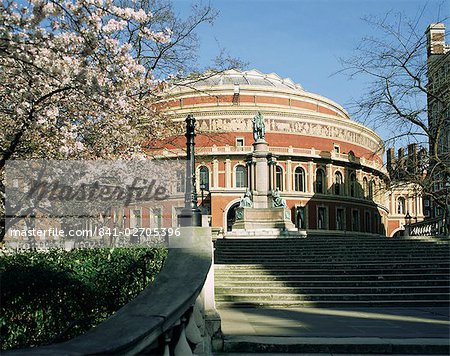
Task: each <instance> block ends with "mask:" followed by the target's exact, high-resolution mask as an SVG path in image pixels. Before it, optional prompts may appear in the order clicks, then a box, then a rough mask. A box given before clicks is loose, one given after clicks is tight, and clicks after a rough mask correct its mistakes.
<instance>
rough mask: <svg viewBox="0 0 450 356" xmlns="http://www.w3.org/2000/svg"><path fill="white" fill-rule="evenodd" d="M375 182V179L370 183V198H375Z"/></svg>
mask: <svg viewBox="0 0 450 356" xmlns="http://www.w3.org/2000/svg"><path fill="white" fill-rule="evenodd" d="M374 186H375V183H374V182H373V180H371V181H370V183H369V199H373V190H374Z"/></svg>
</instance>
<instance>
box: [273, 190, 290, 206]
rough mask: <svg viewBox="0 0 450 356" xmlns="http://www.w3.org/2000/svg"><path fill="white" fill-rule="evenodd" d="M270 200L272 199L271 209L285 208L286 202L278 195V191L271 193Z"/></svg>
mask: <svg viewBox="0 0 450 356" xmlns="http://www.w3.org/2000/svg"><path fill="white" fill-rule="evenodd" d="M272 199H273V202H272V203H273V207H274V208H280V207H282V208H287V205H286V200H284V199H283V198H282V197H280V193H279V192H278V189H276V190H273V191H272Z"/></svg>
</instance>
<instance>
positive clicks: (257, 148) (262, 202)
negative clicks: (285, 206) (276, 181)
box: [250, 140, 271, 209]
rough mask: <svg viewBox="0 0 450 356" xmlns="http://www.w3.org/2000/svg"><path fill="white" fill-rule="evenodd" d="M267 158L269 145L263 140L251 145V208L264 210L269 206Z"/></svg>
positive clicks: (268, 156)
mask: <svg viewBox="0 0 450 356" xmlns="http://www.w3.org/2000/svg"><path fill="white" fill-rule="evenodd" d="M269 158H270V152H269V145H268V143H267V142H266V141H265V140H258V141H256V142H255V143H253V153H252V156H251V163H252V166H253V170H254V171H253V172H252V173H253V174H252V175H253V177H252V184H251V186H250V189H251V190H252V197H253V207H254V208H257V209H265V208H269V207H270V206H271V202H270V196H269V189H270V171H269V165H268V161H269Z"/></svg>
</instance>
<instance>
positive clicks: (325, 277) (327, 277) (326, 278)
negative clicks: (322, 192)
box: [216, 273, 448, 283]
mask: <svg viewBox="0 0 450 356" xmlns="http://www.w3.org/2000/svg"><path fill="white" fill-rule="evenodd" d="M423 276H424V274H410V275H408V274H391V275H388V274H384V275H381V274H371V275H364V274H363V275H361V274H354V275H344V274H342V275H333V274H322V275H320V274H292V275H233V276H221V277H217V278H216V283H225V282H233V281H242V282H243V283H244V282H247V281H256V280H257V281H261V282H264V281H268V282H270V281H279V282H286V283H288V282H291V281H297V280H301V281H317V282H318V283H319V282H329V283H336V282H342V281H345V282H349V283H350V282H359V281H369V282H373V281H379V280H384V281H407V280H408V279H411V278H413V279H416V278H418V277H419V278H423V280H433V279H441V278H443V276H445V277H447V278H448V275H444V274H431V273H430V274H427V275H426V277H423Z"/></svg>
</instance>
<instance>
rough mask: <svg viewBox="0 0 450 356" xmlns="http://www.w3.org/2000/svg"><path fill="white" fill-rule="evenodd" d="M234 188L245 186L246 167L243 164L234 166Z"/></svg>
mask: <svg viewBox="0 0 450 356" xmlns="http://www.w3.org/2000/svg"><path fill="white" fill-rule="evenodd" d="M235 186H236V188H245V187H246V186H247V168H245V167H244V166H241V165H238V166H236V182H235Z"/></svg>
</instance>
